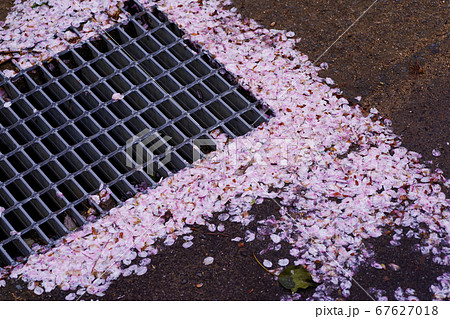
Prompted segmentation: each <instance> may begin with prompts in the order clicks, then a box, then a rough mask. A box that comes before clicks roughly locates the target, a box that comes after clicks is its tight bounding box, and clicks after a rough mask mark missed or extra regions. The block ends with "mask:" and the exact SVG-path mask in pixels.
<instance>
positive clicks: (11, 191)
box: [0, 2, 264, 267]
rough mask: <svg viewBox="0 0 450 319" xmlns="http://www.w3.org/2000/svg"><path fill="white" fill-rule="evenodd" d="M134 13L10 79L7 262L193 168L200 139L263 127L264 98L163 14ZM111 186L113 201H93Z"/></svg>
mask: <svg viewBox="0 0 450 319" xmlns="http://www.w3.org/2000/svg"><path fill="white" fill-rule="evenodd" d="M125 10H126V11H127V12H128V18H127V20H126V21H125V22H123V23H120V24H117V25H116V26H114V27H112V28H111V29H109V30H107V31H106V32H104V33H100V34H99V36H98V37H97V38H95V39H91V40H90V41H87V42H85V43H82V44H80V45H76V46H75V47H74V48H71V49H68V50H66V51H64V52H62V53H60V54H58V55H57V56H55V57H54V58H52V59H51V60H50V61H46V62H45V63H43V64H42V65H39V66H34V67H32V68H29V69H27V70H22V71H20V73H19V74H18V75H17V76H15V77H14V78H12V79H5V78H4V77H3V75H2V74H1V72H0V88H1V89H2V90H4V91H5V92H6V93H7V95H8V100H7V101H6V100H4V99H3V98H1V97H0V103H1V104H0V105H1V106H0V207H3V208H4V211H3V212H2V213H1V214H0V267H3V266H6V265H9V264H12V263H14V262H15V261H17V260H18V261H20V260H21V259H23V258H24V257H26V256H27V255H29V254H30V253H33V252H34V251H35V249H37V248H39V247H42V246H46V247H50V246H51V245H52V244H54V242H55V241H56V240H58V239H60V238H61V237H63V236H64V235H65V234H67V233H68V232H70V231H72V230H73V229H74V228H76V227H79V226H81V225H83V224H85V223H87V222H88V220H90V218H93V217H98V216H99V215H101V214H104V213H105V212H106V211H107V210H109V209H110V208H111V207H113V206H114V205H116V204H118V205H120V204H121V203H122V201H123V200H125V199H127V198H130V197H132V196H133V195H134V194H136V193H137V192H138V191H139V190H141V189H143V188H145V186H146V187H155V186H156V185H157V183H158V181H159V180H160V179H161V178H164V177H167V176H169V175H171V174H173V173H175V172H177V171H179V170H180V169H183V168H184V167H187V166H189V165H191V164H192V161H193V141H194V140H195V139H198V138H204V139H207V140H209V141H213V138H212V137H211V136H210V132H211V131H213V130H215V129H216V128H220V129H221V130H222V131H223V132H225V133H226V134H228V135H229V136H230V137H231V138H234V137H236V136H239V135H243V134H246V133H247V132H249V131H250V130H252V129H253V128H254V127H256V126H258V125H259V124H261V123H262V122H263V121H264V117H262V116H261V115H262V114H263V113H264V111H263V110H262V106H261V104H260V103H259V101H256V99H254V98H253V97H252V96H251V95H250V94H249V93H248V92H246V91H244V90H243V89H242V88H241V87H240V86H238V85H237V84H236V82H235V81H234V79H233V78H232V77H231V75H230V74H229V73H227V72H226V71H225V69H224V68H223V66H221V65H220V64H219V63H217V62H216V61H214V59H213V58H211V56H210V55H209V54H208V53H207V52H205V51H202V50H201V49H198V48H196V47H195V45H193V44H192V43H189V42H188V41H186V40H184V39H183V38H182V32H181V31H180V30H179V29H178V28H177V27H176V26H175V25H174V24H172V23H170V21H168V20H167V18H166V17H165V16H164V14H162V13H161V12H159V11H157V10H156V9H154V10H153V11H152V12H149V11H146V10H144V9H143V8H142V6H141V5H140V4H139V3H137V2H128V3H127V5H126V8H125ZM73 31H74V32H77V31H76V30H73ZM114 93H121V94H122V95H123V99H120V100H113V99H112V96H113V94H114ZM6 102H10V103H11V105H10V106H9V107H5V103H6ZM8 104H9V103H8ZM254 122H256V123H254ZM149 150H150V151H151V152H150V151H149ZM200 153H201V154H200V155H202V156H203V155H204V154H206V153H207V151H205V150H203V151H200ZM169 154H170V160H168V159H169ZM149 168H151V169H152V170H151V171H150V170H149ZM101 185H104V187H110V188H111V190H112V194H111V198H112V200H110V202H109V203H108V205H106V204H105V203H100V204H97V203H95V202H92V201H91V200H90V199H89V196H90V195H93V194H98V192H99V188H100V187H101ZM111 205H112V206H111ZM35 244H39V245H40V246H35Z"/></svg>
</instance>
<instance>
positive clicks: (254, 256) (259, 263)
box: [253, 253, 278, 277]
mask: <svg viewBox="0 0 450 319" xmlns="http://www.w3.org/2000/svg"><path fill="white" fill-rule="evenodd" d="M253 258H255V260H256V262H257V263H258V265H260V266H261V267H262V268H263V269H264V270H265V271H267V272H268V273H269V274H271V275H272V276H275V277H278V276H277V275H275V274H274V273H273V272H271V271H270V270H269V269H267V268H266V267H264V265H263V264H261V262H260V261H259V260H258V258H256V255H255V253H253Z"/></svg>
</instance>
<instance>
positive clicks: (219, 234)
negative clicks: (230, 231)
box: [205, 233, 230, 237]
mask: <svg viewBox="0 0 450 319" xmlns="http://www.w3.org/2000/svg"><path fill="white" fill-rule="evenodd" d="M205 235H216V236H224V237H229V236H230V235H227V234H222V233H205Z"/></svg>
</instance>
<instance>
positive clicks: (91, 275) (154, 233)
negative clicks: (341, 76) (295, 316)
mask: <svg viewBox="0 0 450 319" xmlns="http://www.w3.org/2000/svg"><path fill="white" fill-rule="evenodd" d="M142 2H143V4H144V5H145V6H147V7H148V8H150V6H152V5H154V4H155V3H154V2H152V1H147V0H144V1H142ZM156 4H157V5H158V7H159V9H161V10H162V11H164V12H166V13H167V14H168V16H169V18H170V19H171V20H172V21H174V22H175V23H177V24H178V25H179V26H180V27H181V28H183V29H184V30H185V31H186V37H188V38H190V39H191V40H192V41H194V42H197V43H200V44H201V45H202V46H203V47H204V48H205V49H207V50H209V51H210V52H211V53H212V54H213V55H214V56H215V57H216V59H217V60H218V61H220V62H221V63H223V64H224V65H225V66H226V68H227V69H228V70H230V71H232V72H233V73H234V74H235V75H236V76H237V78H238V79H239V82H240V83H241V85H242V86H243V87H245V88H247V89H249V90H250V91H252V92H253V93H254V94H255V95H256V96H257V97H258V98H261V99H263V100H264V101H265V102H266V103H267V104H268V106H269V107H270V108H271V109H272V110H274V111H275V114H276V116H275V117H274V118H272V119H271V120H270V121H269V122H268V123H264V124H262V125H261V126H259V127H258V128H257V129H255V130H254V131H253V132H251V133H250V134H248V135H246V136H243V137H240V138H237V139H234V140H232V141H229V140H228V139H227V136H225V135H224V134H223V133H221V132H215V135H214V136H215V138H216V141H217V143H218V147H217V150H216V151H215V152H212V153H210V154H209V155H208V156H207V157H205V158H204V159H203V160H201V161H198V162H196V163H195V165H194V166H193V167H191V168H187V169H185V170H182V171H181V172H179V173H177V174H176V175H174V176H172V177H169V178H167V179H165V180H163V181H161V182H160V185H159V186H158V187H157V188H155V189H151V190H148V191H147V192H146V193H141V194H138V195H137V196H136V197H134V198H132V199H130V200H128V201H127V202H126V203H125V204H124V205H123V206H121V207H118V208H114V209H112V210H111V211H110V214H109V215H108V216H106V217H104V218H102V219H101V220H98V221H96V222H94V223H91V224H89V225H86V226H84V227H83V228H81V229H80V230H78V231H76V232H74V233H72V234H70V235H68V236H67V237H65V238H64V239H62V240H61V241H60V243H59V244H58V245H57V246H56V247H55V248H53V249H51V250H49V251H48V252H45V253H42V254H34V255H32V256H30V257H29V259H28V262H27V263H26V264H25V265H20V266H18V267H16V268H15V269H14V270H13V271H12V274H11V276H12V277H15V278H17V277H19V276H21V278H22V279H23V280H24V281H26V282H29V289H33V290H34V291H35V292H36V293H43V292H44V291H46V292H48V291H51V290H52V289H54V288H55V287H57V286H59V287H61V288H62V289H64V290H73V291H76V292H74V293H71V294H70V295H69V296H68V299H74V298H75V297H76V295H83V294H84V293H85V292H87V293H89V294H96V295H99V296H101V295H103V294H104V291H105V290H106V289H107V288H108V286H109V284H110V283H111V281H112V280H114V279H116V278H118V277H119V276H120V275H121V274H123V275H129V274H131V273H136V274H138V275H140V274H143V273H145V271H146V267H147V265H148V263H149V260H148V256H150V255H152V254H155V253H157V249H156V248H155V242H156V241H158V240H162V241H164V243H165V244H166V245H172V244H173V243H174V242H175V240H176V239H178V238H180V239H181V240H183V241H184V242H185V244H186V245H184V246H185V247H189V246H190V245H192V242H191V240H192V236H191V235H190V234H189V233H190V228H189V225H193V224H199V225H207V226H208V227H210V229H214V227H215V226H214V225H211V224H210V223H209V221H208V220H209V219H210V218H211V217H212V216H213V215H214V213H218V212H223V211H225V210H226V211H227V214H228V215H229V218H230V220H232V221H234V222H241V223H243V224H244V225H247V224H248V223H249V222H250V221H252V219H253V217H252V216H250V215H249V214H248V211H249V210H250V208H251V206H252V205H253V204H254V203H260V202H261V201H262V200H263V199H264V198H275V197H277V198H279V199H281V201H282V203H283V205H285V206H284V207H283V208H282V209H281V210H280V213H281V217H280V218H275V217H274V218H268V219H267V220H264V221H260V223H259V224H260V227H258V232H259V233H261V234H264V235H267V236H268V237H269V238H271V239H272V241H274V243H275V244H277V245H279V244H281V243H285V244H286V243H288V244H289V245H291V246H292V247H291V250H290V256H285V257H284V258H283V259H282V260H281V261H279V262H278V264H279V265H286V262H288V261H290V260H292V261H293V263H295V264H302V265H304V266H306V267H307V268H308V270H309V271H311V273H312V275H313V278H314V280H315V281H317V282H322V283H325V284H323V285H320V286H319V287H318V288H317V289H316V293H315V295H314V297H313V298H315V299H322V300H324V299H329V298H330V297H329V295H330V292H331V291H332V290H336V289H341V290H342V292H343V295H344V296H347V295H348V294H349V289H350V287H351V277H352V276H353V273H354V271H355V270H356V269H357V267H358V265H359V264H360V263H361V262H363V261H365V260H368V259H369V258H370V257H371V252H370V251H369V250H367V249H366V248H365V246H364V239H366V238H369V237H378V236H381V235H383V231H384V230H385V229H386V227H392V228H394V229H395V230H394V231H395V235H396V237H394V239H393V242H392V244H393V245H397V244H398V242H399V239H400V238H401V237H402V236H407V237H411V236H414V237H418V238H421V239H422V245H421V250H422V252H423V253H424V254H432V256H433V260H434V261H435V262H436V263H439V264H443V265H449V263H450V260H449V257H448V253H449V248H448V244H449V233H450V221H449V220H450V219H449V217H450V216H449V215H450V209H449V206H450V203H449V201H448V200H447V199H446V198H445V195H444V194H443V193H442V192H441V184H442V183H444V182H445V179H444V177H443V176H442V172H439V171H438V172H431V171H430V170H429V169H427V168H425V167H424V166H423V165H422V164H420V163H419V158H420V155H419V154H417V153H414V152H409V151H408V150H407V149H405V148H403V147H401V146H400V142H399V140H398V138H397V137H396V136H395V135H394V134H393V133H392V132H391V131H390V130H389V128H387V127H386V126H385V125H383V123H382V120H381V119H380V118H379V115H378V114H377V111H376V110H372V111H371V114H370V115H369V116H367V117H364V116H363V115H362V113H361V111H360V110H359V108H358V106H356V107H354V106H350V105H349V103H348V101H347V100H346V99H344V98H342V97H340V91H339V89H337V88H331V87H330V86H329V85H328V83H332V81H331V80H330V79H322V78H320V77H319V76H318V74H317V72H318V70H319V68H318V67H315V66H313V65H312V64H311V63H310V62H309V61H308V58H307V56H305V55H302V54H300V53H299V52H298V51H296V50H295V49H294V45H295V43H296V42H297V41H298V40H295V39H293V38H292V36H293V34H292V32H286V31H280V30H267V29H264V28H262V27H261V26H259V25H257V24H256V23H255V22H254V21H252V20H244V21H243V20H241V19H240V16H239V15H238V14H236V13H235V9H231V10H225V9H223V7H222V6H223V5H224V4H227V3H223V2H222V3H221V2H219V1H214V0H212V1H182V0H162V1H158V2H156ZM228 4H229V3H228ZM224 219H225V218H224ZM401 227H405V228H407V229H409V231H408V232H407V233H406V234H403V231H401ZM221 229H223V228H221ZM249 236H250V234H247V235H246V237H249ZM252 238H253V237H252ZM138 256H139V257H141V258H144V259H143V260H141V261H140V263H137V264H136V263H133V260H135V259H136V258H137V257H138ZM132 263H133V264H132ZM131 264H132V265H131ZM265 264H268V262H266V263H265ZM124 265H125V266H126V268H125V267H124ZM374 265H376V264H374ZM444 281H445V280H444ZM444 281H442V280H441V284H440V285H435V286H433V289H434V291H433V293H434V294H435V295H436V296H439V298H444V299H445V298H449V292H448V285H444V284H442V282H444ZM440 287H441V288H440ZM442 287H444V288H442ZM398 295H399V296H400V291H399V293H398ZM411 296H412V294H411Z"/></svg>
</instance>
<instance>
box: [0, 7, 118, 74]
mask: <svg viewBox="0 0 450 319" xmlns="http://www.w3.org/2000/svg"><path fill="white" fill-rule="evenodd" d="M122 6H123V1H119V0H108V1H102V0H90V1H74V0H63V1H61V0H26V1H20V0H16V3H15V5H14V7H13V8H12V9H11V12H10V13H9V14H8V16H7V18H6V20H5V21H4V22H3V21H2V22H0V63H3V62H6V61H11V62H12V63H13V64H14V65H15V66H16V67H19V68H21V69H26V68H28V67H30V66H31V65H33V64H36V63H37V62H39V61H44V60H46V59H48V58H50V57H52V56H54V55H55V54H56V53H58V52H61V51H63V50H65V49H66V48H67V47H68V46H70V45H71V44H73V43H77V42H80V41H83V40H87V39H89V38H91V37H92V36H95V35H97V34H98V32H97V30H98V29H105V28H108V27H111V26H112V25H113V24H115V23H116V22H119V21H122V20H123V19H124V18H125V14H124V13H123V12H122V11H121V10H120V9H121V7H122ZM3 73H4V74H5V75H6V76H8V77H9V76H13V75H14V74H15V71H14V70H6V71H3Z"/></svg>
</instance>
